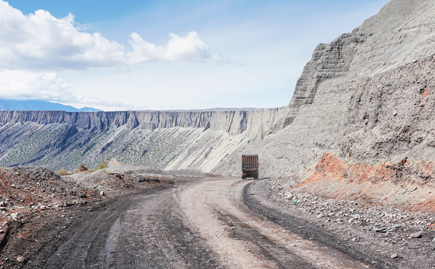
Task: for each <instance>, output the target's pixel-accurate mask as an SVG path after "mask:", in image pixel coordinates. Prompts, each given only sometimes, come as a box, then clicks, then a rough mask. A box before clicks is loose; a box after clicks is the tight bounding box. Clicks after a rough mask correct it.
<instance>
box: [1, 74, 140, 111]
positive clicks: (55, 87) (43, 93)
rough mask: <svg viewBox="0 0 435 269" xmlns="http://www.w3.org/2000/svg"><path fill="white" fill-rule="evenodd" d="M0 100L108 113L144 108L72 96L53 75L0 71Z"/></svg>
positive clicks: (66, 85)
mask: <svg viewBox="0 0 435 269" xmlns="http://www.w3.org/2000/svg"><path fill="white" fill-rule="evenodd" d="M0 99H13V100H49V101H55V102H59V103H65V104H74V105H78V106H95V107H97V108H102V109H110V110H119V109H124V110H127V109H145V107H143V106H134V105H132V104H127V103H122V102H113V101H107V100H101V99H99V98H94V97H92V98H89V97H87V96H84V95H75V94H72V93H71V85H70V84H68V83H66V82H65V81H63V80H62V79H61V78H59V77H58V76H57V74H56V72H49V73H39V72H33V71H22V70H3V71H0Z"/></svg>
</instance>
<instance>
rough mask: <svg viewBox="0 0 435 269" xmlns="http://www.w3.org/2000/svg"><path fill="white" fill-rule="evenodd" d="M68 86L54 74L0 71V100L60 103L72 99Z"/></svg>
mask: <svg viewBox="0 0 435 269" xmlns="http://www.w3.org/2000/svg"><path fill="white" fill-rule="evenodd" d="M69 88H70V85H69V84H67V83H65V82H64V81H62V80H61V79H60V78H58V77H57V75H56V73H54V72H50V73H37V72H29V71H21V70H3V71H0V98H2V99H21V100H25V99H39V100H55V101H62V100H66V99H71V98H73V97H72V96H71V95H70V94H69Z"/></svg>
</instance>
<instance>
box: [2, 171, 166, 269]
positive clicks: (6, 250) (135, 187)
mask: <svg viewBox="0 0 435 269" xmlns="http://www.w3.org/2000/svg"><path fill="white" fill-rule="evenodd" d="M124 172H126V173H122V172H121V173H119V172H114V171H111V172H109V171H102V170H98V171H94V172H88V171H84V172H79V173H75V174H71V175H65V176H62V177H61V176H59V175H58V174H56V173H54V172H52V171H50V170H47V169H45V168H41V167H14V168H0V253H1V255H0V268H8V267H10V266H12V265H13V264H16V263H18V264H19V263H20V262H24V261H25V259H26V258H28V256H29V255H30V253H32V252H35V251H37V249H38V248H43V247H46V246H47V244H48V245H49V242H50V241H51V240H52V239H53V236H54V235H55V234H53V232H52V231H53V230H58V231H59V230H62V229H64V228H66V227H68V226H70V225H77V223H79V222H80V220H81V218H82V217H83V216H84V213H85V212H87V211H92V210H94V209H95V208H100V207H104V206H105V204H106V203H107V202H108V201H111V200H113V199H114V198H115V197H119V196H125V195H128V194H132V193H137V192H141V191H146V190H149V189H153V188H158V187H160V186H165V185H170V184H172V183H173V178H174V177H173V176H171V175H169V173H160V174H159V172H158V171H154V172H155V173H152V172H150V171H134V170H129V171H124ZM162 174H163V175H162Z"/></svg>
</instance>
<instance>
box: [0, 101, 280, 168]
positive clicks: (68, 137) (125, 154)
mask: <svg viewBox="0 0 435 269" xmlns="http://www.w3.org/2000/svg"><path fill="white" fill-rule="evenodd" d="M284 112H285V108H275V109H266V110H254V111H213V112H212V111H198V112H170V111H168V112H161V111H132V112H96V113H74V112H61V111H2V112H0V126H1V127H0V139H1V141H2V143H1V145H0V156H1V157H0V165H2V166H18V165H34V166H36V165H37V166H45V167H48V168H51V169H61V168H66V169H69V170H73V169H74V168H76V167H77V166H78V165H79V164H80V163H84V164H86V165H88V166H90V167H95V166H96V165H98V164H99V163H101V162H103V161H105V160H108V159H110V158H112V157H114V158H117V159H119V160H120V161H121V162H125V163H128V164H132V165H144V166H149V167H153V168H160V169H163V168H165V167H170V168H172V169H195V170H202V171H206V172H208V171H209V170H211V168H212V167H214V166H216V164H217V163H219V162H220V160H221V159H222V158H224V156H225V155H226V154H228V153H230V152H232V151H233V150H234V149H235V148H237V147H238V146H240V145H241V144H243V143H247V142H248V141H250V140H256V139H261V138H262V137H263V136H264V135H266V133H267V132H269V130H273V129H276V128H277V126H278V125H279V121H280V119H281V118H282V117H283V113H284ZM185 156H189V158H187V157H185ZM192 156H195V158H194V159H192ZM168 164H169V165H168Z"/></svg>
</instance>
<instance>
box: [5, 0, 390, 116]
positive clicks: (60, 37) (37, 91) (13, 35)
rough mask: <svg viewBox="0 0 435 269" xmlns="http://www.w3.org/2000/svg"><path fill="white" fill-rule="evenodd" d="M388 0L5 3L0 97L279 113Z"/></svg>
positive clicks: (109, 107)
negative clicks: (334, 48) (316, 58)
mask: <svg viewBox="0 0 435 269" xmlns="http://www.w3.org/2000/svg"><path fill="white" fill-rule="evenodd" d="M387 2H388V0H365V1H357V0H330V1H324V0H267V1H266V0H263V1H257V0H249V1H248V0H219V1H215V0H170V1H169V0H168V1H166V0H158V1H157V0H155V1H147V0H142V1H133V0H123V1H119V0H104V1H102V0H87V1H84V0H74V1H72V0H62V1H58V0H38V1H35V0H11V1H9V2H6V1H2V0H0V99H14V100H46V101H52V102H59V103H62V104H68V105H73V106H75V107H77V108H81V107H84V106H89V107H94V108H98V109H102V110H106V111H114V110H147V109H150V110H168V109H172V110H179V109H205V108H215V107H227V108H228V107H233V108H242V107H257V108H268V107H280V106H285V105H287V104H288V103H289V101H290V98H291V96H292V94H293V90H294V87H295V85H296V81H297V79H298V78H299V76H300V75H301V73H302V70H303V67H304V66H305V64H306V63H307V62H308V61H309V60H310V59H311V55H312V53H313V50H314V48H315V47H316V46H317V44H319V43H329V42H331V41H333V40H334V39H335V38H336V37H338V36H339V35H340V34H342V33H345V32H351V31H352V30H353V29H354V28H356V27H358V26H359V25H360V24H361V23H362V22H363V21H364V20H365V19H367V18H369V17H371V16H373V15H375V14H376V13H377V12H378V11H379V10H380V9H381V8H382V7H383V6H384V5H385V4H386V3H387Z"/></svg>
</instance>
